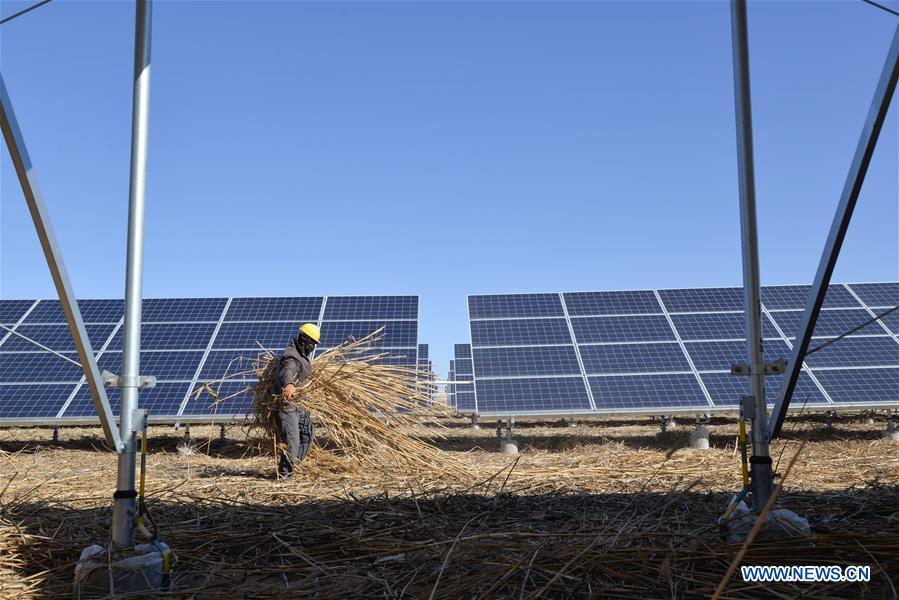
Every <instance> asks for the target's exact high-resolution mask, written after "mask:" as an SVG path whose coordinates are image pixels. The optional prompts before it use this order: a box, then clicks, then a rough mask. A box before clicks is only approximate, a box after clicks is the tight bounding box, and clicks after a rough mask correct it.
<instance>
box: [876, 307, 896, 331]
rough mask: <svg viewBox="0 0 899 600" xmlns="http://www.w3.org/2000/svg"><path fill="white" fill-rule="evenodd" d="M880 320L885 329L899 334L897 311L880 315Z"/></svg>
mask: <svg viewBox="0 0 899 600" xmlns="http://www.w3.org/2000/svg"><path fill="white" fill-rule="evenodd" d="M880 320H881V322H882V323H883V324H884V325H886V326H887V329H889V330H890V331H892V332H893V333H894V334H896V335H899V311H896V312H892V313H890V314H888V315H886V316H885V317H882V318H881V319H880Z"/></svg>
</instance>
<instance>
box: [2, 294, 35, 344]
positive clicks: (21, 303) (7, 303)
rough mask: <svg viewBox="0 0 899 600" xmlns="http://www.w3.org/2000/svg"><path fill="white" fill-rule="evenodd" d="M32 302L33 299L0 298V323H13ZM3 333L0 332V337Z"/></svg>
mask: <svg viewBox="0 0 899 600" xmlns="http://www.w3.org/2000/svg"><path fill="white" fill-rule="evenodd" d="M33 304H34V300H0V324H3V325H7V326H9V325H14V324H15V323H16V322H18V320H19V319H21V318H22V315H24V314H25V312H26V311H27V310H28V309H29V308H31V306H32V305H33ZM4 335H6V334H5V332H0V337H3V336H4Z"/></svg>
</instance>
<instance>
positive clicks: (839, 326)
mask: <svg viewBox="0 0 899 600" xmlns="http://www.w3.org/2000/svg"><path fill="white" fill-rule="evenodd" d="M803 316H804V313H803V311H792V312H772V313H771V317H772V318H773V319H774V321H775V322H776V323H777V325H778V326H779V327H780V329H781V331H783V332H784V335H786V336H787V337H788V338H794V337H796V335H797V333H798V332H799V327H800V326H801V325H802V317H803ZM871 318H872V317H871V313H869V312H868V311H867V310H865V309H863V308H839V309H833V310H822V311H821V312H820V313H819V314H818V321H817V322H816V323H815V330H814V332H813V333H812V335H813V336H815V337H835V336H838V335H843V334H844V333H846V332H848V331H851V330H853V329H855V328H856V327H858V326H859V325H861V324H862V323H865V322H867V321H870V320H871ZM885 333H886V332H885V331H884V330H883V328H882V327H881V326H880V325H878V324H877V323H871V324H870V325H867V326H865V327H863V328H862V329H859V330H858V331H857V332H855V333H853V334H850V335H884V334H885Z"/></svg>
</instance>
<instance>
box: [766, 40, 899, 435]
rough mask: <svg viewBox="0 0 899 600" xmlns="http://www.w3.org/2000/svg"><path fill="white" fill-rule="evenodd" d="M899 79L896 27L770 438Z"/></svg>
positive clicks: (783, 415) (792, 383) (777, 425)
mask: <svg viewBox="0 0 899 600" xmlns="http://www.w3.org/2000/svg"><path fill="white" fill-rule="evenodd" d="M897 79H899V27H896V31H895V33H894V34H893V41H892V43H891V44H890V50H889V52H888V53H887V58H886V62H885V63H884V65H883V70H882V71H881V73H880V79H879V81H878V82H877V89H876V90H875V92H874V98H873V99H872V100H871V106H870V107H869V108H868V115H867V117H866V118H865V124H864V127H863V128H862V133H861V136H860V137H859V140H858V144H857V145H856V147H855V155H854V156H853V158H852V164H851V165H850V167H849V174H848V175H847V176H846V183H845V184H844V185H843V191H842V194H841V195H840V203H839V205H838V206H837V211H836V214H835V215H834V218H833V223H832V225H831V226H830V233H829V234H828V236H827V242H826V243H825V245H824V250H823V252H822V253H821V260H820V262H819V263H818V271H817V273H816V274H815V281H814V284H813V285H812V289H811V291H810V292H809V297H808V300H807V301H806V304H805V312H804V313H803V316H802V324H801V325H800V327H799V333H798V334H797V335H796V343H795V344H794V345H793V353H792V355H791V356H790V362H789V366H788V370H787V375H786V377H784V381H783V383H782V384H781V387H780V390H779V391H778V394H777V402H776V403H775V405H774V411H773V412H772V415H771V417H772V418H771V423H770V428H769V429H768V436H769V438H774V437H776V436H777V435H779V434H780V429H781V427H782V426H783V422H784V418H786V414H787V409H788V408H789V407H790V400H791V399H792V397H793V391H794V390H795V389H796V382H797V381H798V379H799V373H800V371H801V370H802V363H803V361H804V360H805V355H806V352H807V351H808V346H809V342H810V341H811V338H812V332H814V330H815V324H816V323H817V322H818V314H819V313H820V311H821V306H822V305H823V304H824V296H825V294H826V293H827V287H828V285H829V284H830V278H831V275H833V270H834V267H835V266H836V262H837V257H839V255H840V249H841V248H842V247H843V240H844V239H845V237H846V231H847V230H848V229H849V222H850V221H851V220H852V213H853V211H854V210H855V204H856V202H857V201H858V196H859V194H860V193H861V189H862V184H864V182H865V175H867V173H868V166H869V165H870V164H871V157H872V156H873V155H874V148H875V147H876V146H877V140H878V138H879V137H880V132H881V129H882V128H883V122H884V120H885V119H886V115H887V111H888V110H889V107H890V101H891V100H892V98H893V93H894V92H895V91H896V81H897Z"/></svg>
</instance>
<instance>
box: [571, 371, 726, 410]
mask: <svg viewBox="0 0 899 600" xmlns="http://www.w3.org/2000/svg"><path fill="white" fill-rule="evenodd" d="M589 381H590V389H592V390H593V401H594V402H595V403H596V409H597V410H599V411H609V412H615V411H634V410H640V411H644V410H647V411H651V410H655V409H664V408H694V407H695V408H697V409H703V408H708V406H709V403H708V401H707V400H706V398H705V395H704V394H703V393H702V388H700V387H699V383H698V382H697V381H696V377H695V376H694V375H692V374H690V375H617V376H606V377H590V378H589Z"/></svg>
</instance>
